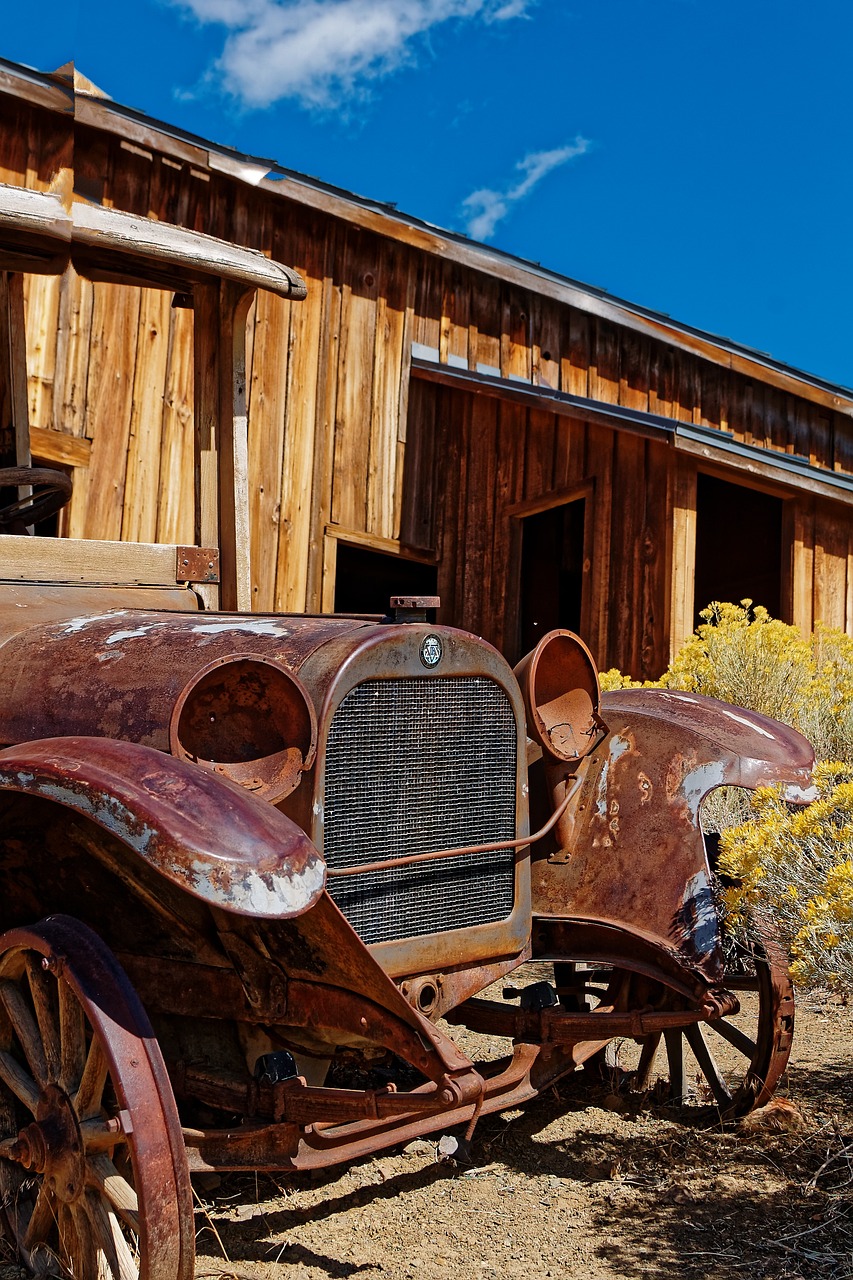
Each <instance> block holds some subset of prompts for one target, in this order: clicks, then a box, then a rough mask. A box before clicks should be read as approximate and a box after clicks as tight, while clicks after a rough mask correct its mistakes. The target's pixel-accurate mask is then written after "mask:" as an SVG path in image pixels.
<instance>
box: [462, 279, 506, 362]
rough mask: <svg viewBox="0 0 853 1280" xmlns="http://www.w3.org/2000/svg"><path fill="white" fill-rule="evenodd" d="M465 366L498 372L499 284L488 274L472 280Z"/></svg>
mask: <svg viewBox="0 0 853 1280" xmlns="http://www.w3.org/2000/svg"><path fill="white" fill-rule="evenodd" d="M470 308H471V310H470V317H469V324H468V367H469V369H474V370H479V372H480V373H485V374H491V375H492V376H494V377H496V376H498V375H499V374H500V371H501V317H502V308H501V297H500V283H499V282H498V281H497V280H495V279H493V278H492V277H491V276H483V275H479V274H475V275H473V276H472V279H471V302H470Z"/></svg>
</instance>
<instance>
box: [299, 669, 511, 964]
mask: <svg viewBox="0 0 853 1280" xmlns="http://www.w3.org/2000/svg"><path fill="white" fill-rule="evenodd" d="M516 744H517V738H516V723H515V717H514V715H513V710H512V705H511V703H510V701H509V698H508V697H507V695H506V693H505V692H504V690H503V689H502V688H501V687H500V685H498V684H496V683H495V682H494V681H493V680H489V679H485V678H484V677H481V676H473V677H470V676H453V677H447V678H439V677H436V678H432V679H428V678H427V679H400V680H368V681H366V682H365V683H364V684H360V685H358V686H356V688H355V689H353V690H352V691H351V692H350V693H349V694H347V696H346V697H345V698H344V700H343V701H342V702H341V704H340V706H339V707H338V709H337V711H336V712H335V715H334V717H333V718H332V723H331V727H330V730H329V737H328V741H327V745H326V784H325V797H324V809H325V816H324V852H325V856H326V861H327V862H328V865H329V867H330V868H336V867H353V866H358V865H360V864H365V863H369V862H379V861H381V860H384V859H386V858H395V857H405V856H406V855H407V854H412V853H431V852H434V851H435V850H438V849H452V848H456V847H458V848H463V847H464V846H467V845H472V844H488V843H489V842H490V841H494V842H495V843H497V842H499V841H502V840H513V839H514V838H515V834H516V825H515V824H516V815H515V804H516ZM328 885H329V892H330V894H331V895H332V897H333V898H334V900H335V902H336V903H337V904H338V906H339V907H340V908H341V910H342V911H343V913H344V915H345V916H346V917H347V918H348V920H349V921H350V923H351V924H352V926H353V928H354V929H355V930H356V932H357V933H358V934H359V935H360V937H361V938H362V940H363V941H364V942H366V943H372V942H389V941H392V940H394V939H397V938H412V937H419V936H422V935H424V934H428V933H440V932H443V931H445V930H448V929H465V928H470V927H471V926H473V925H480V924H489V923H492V922H493V921H497V920H504V919H506V917H507V916H509V915H510V913H511V912H512V906H513V896H514V885H515V855H514V853H513V851H512V850H511V849H510V850H500V851H491V852H485V853H475V854H467V855H462V856H461V857H459V858H445V859H442V860H440V861H438V862H433V863H429V862H424V863H419V864H415V865H414V866H405V867H399V868H396V867H389V868H386V869H385V870H384V871H369V872H365V874H363V875H353V876H346V877H341V878H335V877H330V878H329V881H328Z"/></svg>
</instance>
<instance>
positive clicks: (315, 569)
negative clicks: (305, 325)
mask: <svg viewBox="0 0 853 1280" xmlns="http://www.w3.org/2000/svg"><path fill="white" fill-rule="evenodd" d="M338 234H339V229H332V228H331V227H330V228H329V230H328V231H327V233H326V235H325V237H324V240H323V246H324V251H325V256H324V263H323V292H322V321H321V325H320V345H319V351H318V361H317V382H318V387H319V395H318V398H317V417H316V429H315V432H314V466H313V476H314V482H313V496H312V502H311V541H310V544H309V556H308V577H307V602H306V607H307V608H308V609H309V610H318V609H320V608H321V605H322V600H323V576H324V555H325V530H326V525H327V524H328V523H329V521H330V520H331V512H332V478H333V469H334V456H335V421H336V418H337V394H338V378H337V365H338V349H339V346H340V328H341V305H342V287H341V285H340V284H339V283H338V276H337V273H336V270H335V264H336V262H337V255H338V239H337V237H338ZM341 234H342V233H341Z"/></svg>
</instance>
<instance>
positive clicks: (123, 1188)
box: [88, 1155, 139, 1232]
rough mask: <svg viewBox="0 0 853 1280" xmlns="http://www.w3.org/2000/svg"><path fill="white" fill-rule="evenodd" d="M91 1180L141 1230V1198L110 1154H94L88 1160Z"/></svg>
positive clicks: (130, 1222) (124, 1219) (127, 1220)
mask: <svg viewBox="0 0 853 1280" xmlns="http://www.w3.org/2000/svg"><path fill="white" fill-rule="evenodd" d="M88 1169H89V1181H90V1182H91V1184H92V1185H93V1186H94V1187H96V1188H97V1189H98V1191H99V1192H100V1193H101V1195H102V1196H105V1197H106V1199H107V1200H109V1202H110V1204H111V1205H112V1206H113V1208H114V1209H115V1210H116V1212H117V1213H119V1214H120V1215H121V1217H122V1219H123V1221H124V1222H126V1223H127V1225H128V1226H129V1227H132V1229H133V1230H134V1231H137V1232H138V1231H139V1200H138V1198H137V1195H136V1192H135V1191H134V1189H133V1187H132V1186H131V1185H130V1183H129V1182H128V1180H127V1178H125V1177H123V1176H122V1175H121V1174H120V1173H119V1171H118V1169H117V1168H116V1167H115V1165H114V1164H113V1162H112V1160H111V1159H110V1158H109V1156H104V1155H100V1156H94V1157H93V1158H92V1159H91V1160H89V1161H88Z"/></svg>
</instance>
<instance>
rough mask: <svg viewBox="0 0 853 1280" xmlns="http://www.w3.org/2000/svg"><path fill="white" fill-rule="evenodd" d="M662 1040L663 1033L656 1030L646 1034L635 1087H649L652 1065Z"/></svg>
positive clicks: (638, 1088)
mask: <svg viewBox="0 0 853 1280" xmlns="http://www.w3.org/2000/svg"><path fill="white" fill-rule="evenodd" d="M660 1042H661V1033H660V1032H659V1031H655V1032H654V1033H653V1034H652V1035H650V1036H646V1038H645V1040H644V1041H643V1047H642V1049H641V1050H640V1061H639V1062H638V1063H637V1074H636V1076H635V1079H634V1088H635V1089H637V1090H638V1091H640V1092H641V1091H642V1090H643V1089H646V1088H648V1084H649V1077H650V1076H651V1073H652V1066H653V1064H654V1060H655V1054H656V1053H657V1051H658V1047H659V1045H660Z"/></svg>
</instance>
